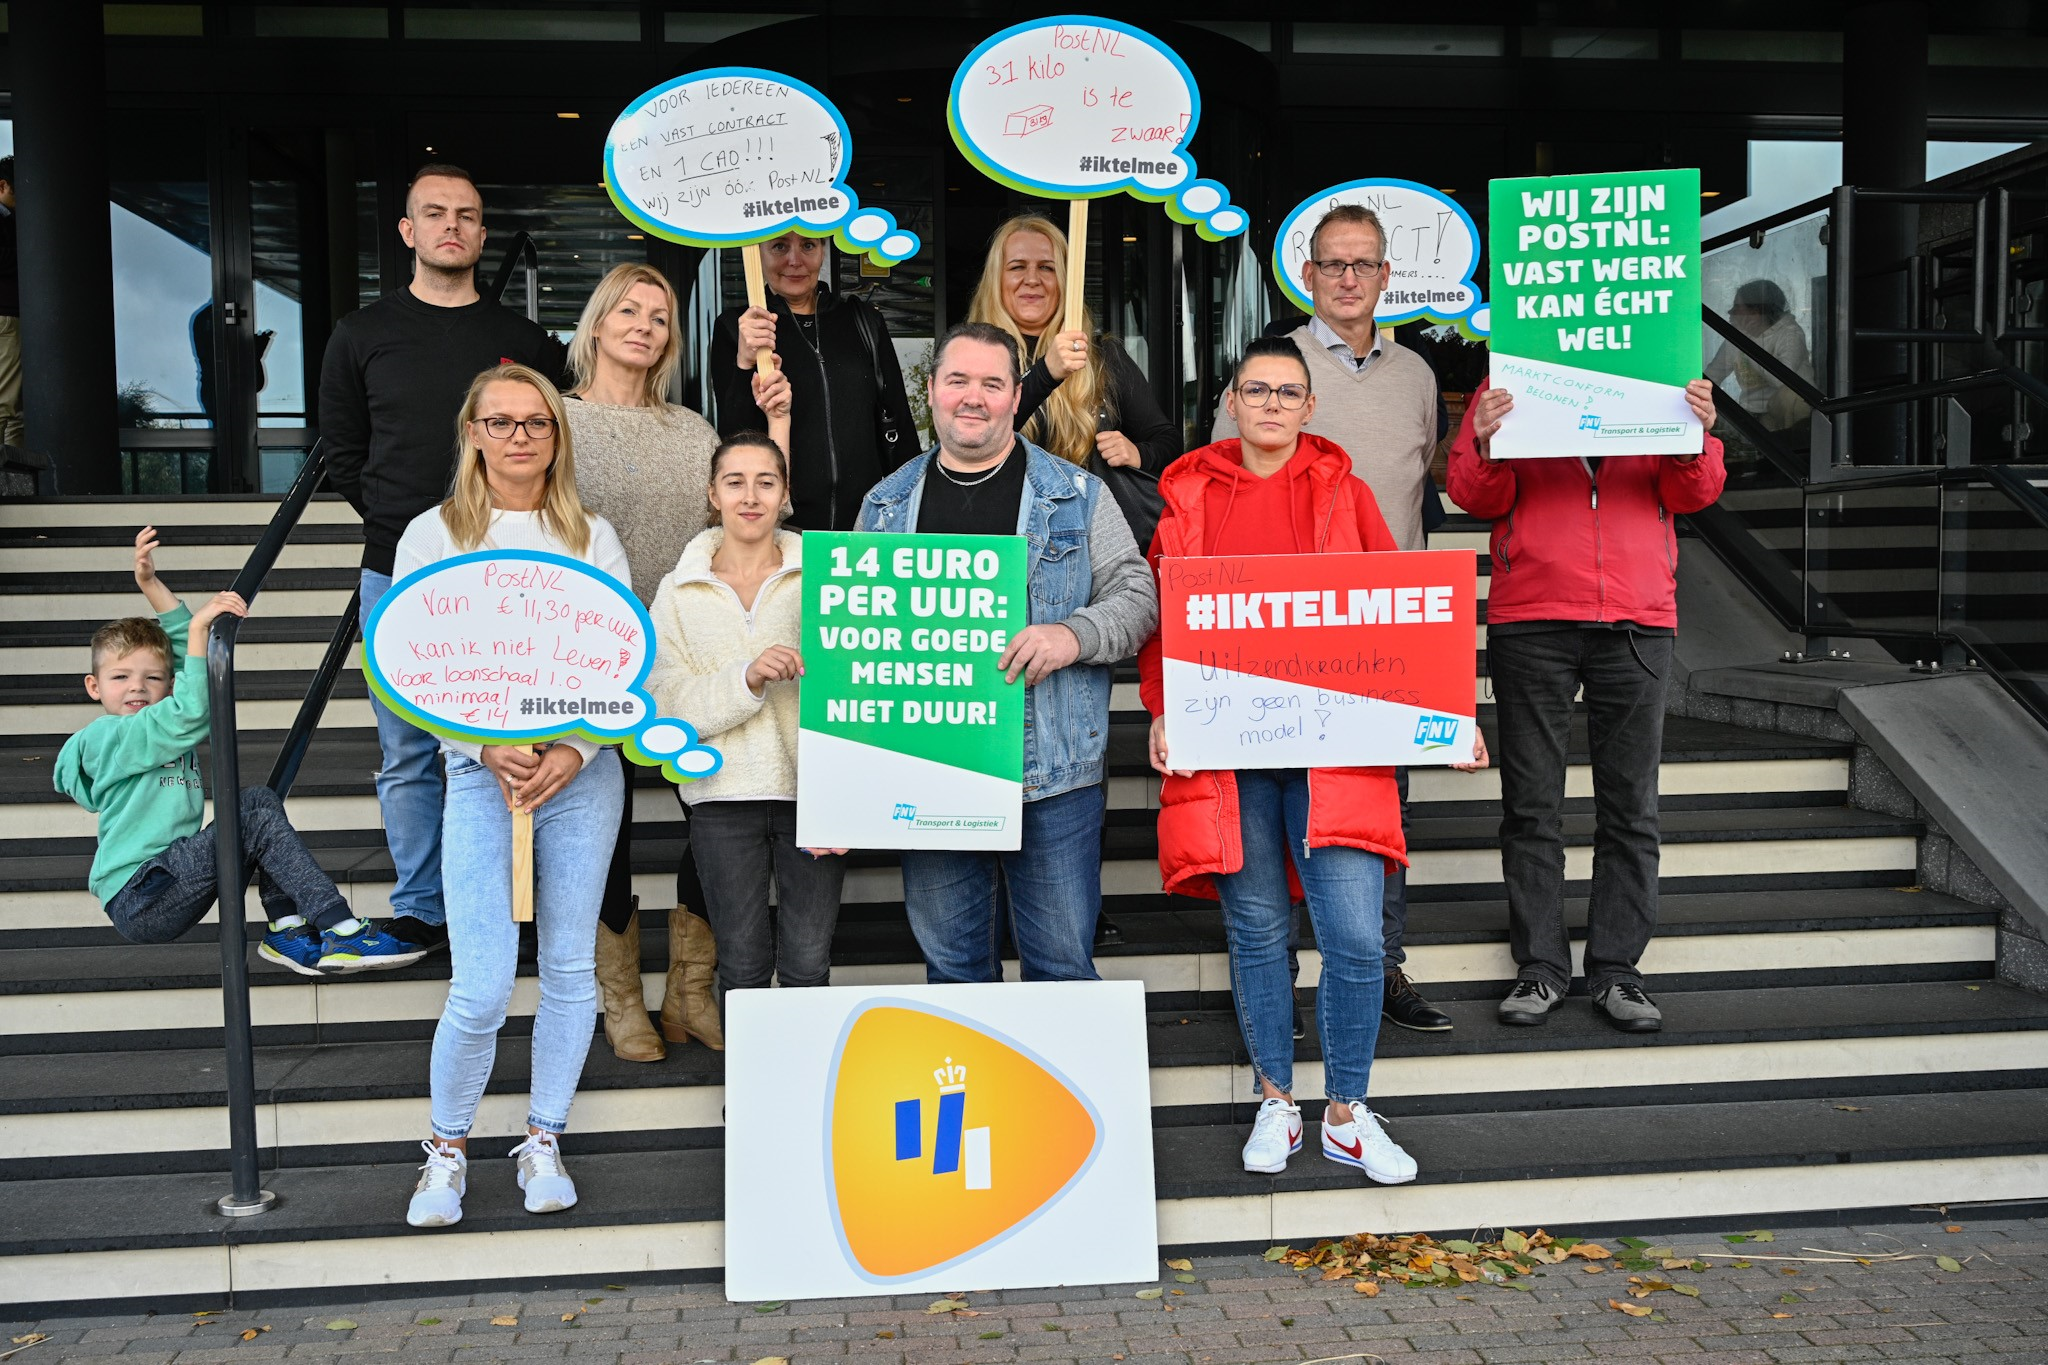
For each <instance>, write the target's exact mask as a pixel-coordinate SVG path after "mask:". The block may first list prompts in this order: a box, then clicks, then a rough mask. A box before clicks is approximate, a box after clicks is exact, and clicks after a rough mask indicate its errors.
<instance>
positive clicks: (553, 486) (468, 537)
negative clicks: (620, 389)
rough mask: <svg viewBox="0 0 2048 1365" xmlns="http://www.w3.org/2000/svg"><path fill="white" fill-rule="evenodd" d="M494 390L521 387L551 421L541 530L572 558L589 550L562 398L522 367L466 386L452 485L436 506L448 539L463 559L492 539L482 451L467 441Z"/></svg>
mask: <svg viewBox="0 0 2048 1365" xmlns="http://www.w3.org/2000/svg"><path fill="white" fill-rule="evenodd" d="M493 384H526V385H529V386H531V387H532V388H533V389H534V391H535V392H537V393H539V394H540V396H541V401H543V402H545V403H546V404H547V405H548V412H549V413H550V414H551V415H552V416H553V417H554V419H555V458H554V460H553V461H552V462H551V463H550V464H549V465H548V471H547V475H546V478H547V488H546V491H545V492H544V493H543V494H542V496H541V503H540V524H541V526H542V527H543V528H544V529H545V530H546V531H547V532H548V534H549V535H552V536H553V537H554V538H555V539H556V540H559V541H561V542H562V544H563V545H565V546H566V547H568V550H569V553H571V554H573V555H577V556H581V555H584V554H587V553H588V552H589V550H590V513H589V512H588V511H587V510H586V509H585V508H584V506H583V499H582V498H581V497H580V496H579V495H578V494H577V492H576V458H575V454H574V452H573V450H572V449H571V442H570V440H569V416H568V414H567V413H566V412H565V411H563V408H562V395H561V394H560V393H558V392H556V390H555V386H554V385H553V384H550V383H549V382H548V379H547V376H546V375H544V374H542V373H541V372H540V371H539V370H536V369H533V368H532V367H530V366H527V365H513V364H504V365H493V366H492V367H491V368H490V369H488V370H485V371H484V372H483V373H482V374H480V375H478V376H477V377H476V378H475V379H472V380H471V381H470V382H469V393H468V394H467V396H465V397H464V398H463V400H462V411H461V412H460V413H459V414H457V416H456V418H455V440H456V449H457V450H458V451H460V452H461V453H460V454H459V455H458V456H457V457H456V460H455V481H454V484H453V486H452V487H451V488H450V489H449V491H448V499H447V501H445V502H443V503H442V504H441V522H442V524H443V525H444V526H446V527H447V528H448V538H449V539H450V540H452V541H454V542H455V547H456V548H457V549H458V550H461V551H462V552H463V553H465V554H467V553H468V552H469V551H471V550H475V549H478V548H480V547H481V546H482V545H483V543H484V540H485V539H486V538H487V537H488V536H489V535H490V533H491V486H490V481H489V479H488V478H487V477H486V472H485V469H484V452H483V449H482V448H481V447H480V446H478V445H477V444H476V442H475V441H473V440H471V439H470V423H471V422H472V421H474V420H475V419H476V408H477V404H478V403H480V402H482V401H483V396H484V390H485V389H487V388H489V387H490V386H491V385H493Z"/></svg>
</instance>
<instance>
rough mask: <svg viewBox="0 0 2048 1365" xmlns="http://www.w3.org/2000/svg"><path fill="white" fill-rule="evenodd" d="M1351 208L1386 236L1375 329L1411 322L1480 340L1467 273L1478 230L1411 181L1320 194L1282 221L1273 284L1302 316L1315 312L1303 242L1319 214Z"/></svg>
mask: <svg viewBox="0 0 2048 1365" xmlns="http://www.w3.org/2000/svg"><path fill="white" fill-rule="evenodd" d="M1339 204H1356V205H1358V206H1359V207H1360V208H1368V209H1371V210H1372V211H1373V212H1374V213H1376V214H1378V215H1379V220H1380V225H1381V226H1382V227H1384V228H1385V229H1386V232H1387V241H1386V250H1387V262H1388V266H1389V272H1388V279H1387V287H1386V288H1385V289H1384V290H1382V291H1381V292H1380V302H1379V308H1378V309H1377V310H1376V311H1375V313H1374V314H1373V318H1374V321H1376V322H1377V323H1378V324H1379V325H1380V326H1382V327H1392V326H1395V325H1397V324H1399V323H1403V322H1412V321H1413V320H1415V319H1416V318H1428V319H1430V320H1431V321H1433V322H1449V323H1455V324H1456V325H1457V326H1458V328H1459V330H1460V331H1463V332H1464V333H1466V335H1468V336H1474V337H1483V336H1485V335H1486V322H1487V319H1486V317H1485V316H1483V314H1484V311H1485V305H1484V304H1483V303H1482V302H1481V300H1480V297H1479V286H1478V285H1477V284H1475V283H1474V282H1473V273H1474V272H1475V271H1476V270H1477V269H1478V268H1479V229H1478V228H1477V227H1476V226H1475V225H1474V224H1473V222H1472V215H1471V214H1469V213H1467V212H1465V209H1464V206H1463V205H1461V204H1459V203H1458V201H1457V200H1455V199H1453V198H1451V197H1450V196H1449V195H1447V194H1445V193H1443V192H1442V191H1441V190H1433V189H1431V188H1430V187H1429V186H1427V185H1418V184H1416V183H1415V182H1414V181H1412V180H1386V179H1376V180H1351V181H1347V182H1345V183H1344V184H1342V185H1332V186H1330V187H1329V188H1328V189H1326V190H1318V191H1316V193H1314V194H1312V195H1310V196H1309V197H1308V198H1306V199H1304V200H1302V201H1301V202H1300V203H1299V204H1296V205H1295V206H1294V210H1293V212H1291V213H1289V214H1288V215H1287V216H1286V217H1285V218H1283V219H1281V220H1280V231H1279V233H1278V234H1276V235H1275V237H1274V238H1273V279H1274V281H1275V282H1276V283H1278V284H1279V286H1280V288H1281V289H1282V290H1283V291H1285V292H1286V294H1287V297H1288V298H1290V299H1292V300H1294V302H1295V304H1296V305H1297V306H1298V307H1300V308H1301V310H1302V311H1303V312H1312V311H1314V309H1315V302H1314V300H1312V299H1310V298H1309V295H1308V289H1307V288H1306V286H1304V285H1303V284H1302V279H1301V269H1302V266H1303V265H1305V264H1306V263H1307V261H1308V249H1309V238H1310V236H1311V235H1313V234H1314V232H1315V230H1316V224H1317V223H1318V222H1320V221H1321V220H1322V217H1323V215H1324V214H1326V213H1328V212H1329V211H1330V210H1331V209H1333V208H1336V207H1337V206H1338V205H1339Z"/></svg>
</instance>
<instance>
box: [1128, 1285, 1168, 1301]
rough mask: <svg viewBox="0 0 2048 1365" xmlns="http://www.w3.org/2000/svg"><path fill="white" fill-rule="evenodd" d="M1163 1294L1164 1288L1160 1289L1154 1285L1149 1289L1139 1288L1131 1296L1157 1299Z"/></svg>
mask: <svg viewBox="0 0 2048 1365" xmlns="http://www.w3.org/2000/svg"><path fill="white" fill-rule="evenodd" d="M1165 1294H1166V1291H1165V1290H1164V1289H1161V1288H1159V1287H1158V1286H1156V1285H1155V1286H1153V1287H1152V1288H1150V1289H1140V1290H1139V1291H1138V1292H1137V1293H1136V1294H1134V1295H1132V1296H1131V1297H1133V1298H1138V1299H1157V1298H1162V1297H1164V1296H1165Z"/></svg>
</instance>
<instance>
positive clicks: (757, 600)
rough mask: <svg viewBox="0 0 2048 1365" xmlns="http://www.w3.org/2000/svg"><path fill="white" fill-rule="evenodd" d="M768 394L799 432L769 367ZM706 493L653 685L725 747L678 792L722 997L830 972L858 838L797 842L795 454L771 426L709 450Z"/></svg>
mask: <svg viewBox="0 0 2048 1365" xmlns="http://www.w3.org/2000/svg"><path fill="white" fill-rule="evenodd" d="M755 394H756V401H758V402H760V403H761V405H762V407H763V408H764V409H766V410H768V412H769V414H770V417H771V420H772V419H776V418H781V419H782V420H781V421H779V422H777V423H776V424H777V425H779V426H782V427H783V428H784V432H786V428H787V419H786V413H787V407H788V401H789V400H788V395H787V393H786V392H784V393H783V394H782V395H781V397H780V400H779V401H777V400H776V399H775V398H771V397H770V396H769V395H768V394H767V393H765V392H763V391H762V389H761V387H760V384H759V381H758V380H757V381H756V388H755ZM778 435H780V436H781V438H782V439H784V440H786V439H788V438H787V436H786V434H784V433H778ZM705 496H706V499H707V501H708V502H709V504H710V515H709V517H708V518H707V520H708V521H709V523H710V524H709V526H708V528H707V529H705V530H704V531H702V532H701V533H699V534H698V536H697V538H696V539H694V540H692V541H691V542H690V544H689V546H688V547H687V548H686V549H685V550H684V551H683V555H682V559H681V560H680V562H678V563H677V565H676V568H675V572H674V573H671V574H670V575H669V576H668V577H667V578H664V579H663V580H662V581H661V586H660V587H659V588H657V589H656V590H655V601H654V635H655V641H656V654H655V661H654V671H653V672H652V673H651V674H649V675H648V679H647V690H648V692H649V693H651V694H652V695H653V697H654V700H655V704H656V705H657V706H659V707H660V708H661V710H662V713H663V714H664V715H677V716H688V717H689V718H690V720H691V722H692V723H693V724H694V725H696V727H697V732H698V734H699V735H701V736H702V737H703V739H704V740H705V742H706V743H711V744H716V745H717V746H718V749H719V751H720V752H721V753H723V754H724V756H725V762H724V765H723V766H722V767H720V769H719V770H718V771H717V772H716V773H714V774H712V775H711V776H710V777H707V778H704V779H703V780H701V781H698V782H692V783H690V784H689V786H687V787H684V788H682V789H681V791H682V795H683V799H684V800H685V801H686V802H688V803H689V806H690V838H691V842H692V844H693V845H694V846H695V849H696V855H697V868H698V873H699V875H700V876H701V877H702V878H703V880H704V897H705V906H706V908H707V909H708V911H709V913H710V916H711V925H712V929H713V930H714V931H715V932H716V934H717V936H718V945H719V956H718V1000H719V1007H720V1009H721V1010H723V1008H724V1004H725V993H726V992H727V991H729V990H748V989H758V988H760V987H764V986H766V985H768V984H769V981H770V980H771V978H773V979H779V980H780V981H781V983H782V984H783V985H785V986H824V985H829V984H831V977H832V931H833V929H834V927H835V926H836V925H837V924H838V922H839V893H840V887H841V884H842V883H843V881H844V879H845V876H846V858H845V856H844V855H845V853H846V850H845V849H802V848H798V847H797V843H796V780H797V773H796V731H797V680H798V679H799V678H800V677H802V676H803V671H804V664H803V656H802V655H801V654H799V653H798V652H797V645H798V643H799V642H800V640H801V639H802V622H803V590H802V574H803V540H802V537H800V536H799V535H797V534H796V533H795V532H793V531H787V530H784V529H782V521H783V518H784V517H786V516H788V515H789V462H788V459H787V457H785V455H784V454H783V451H782V448H781V447H780V446H779V445H778V444H777V443H776V441H775V440H774V439H771V438H770V437H768V436H764V435H762V434H761V433H759V432H749V433H743V434H741V435H738V436H735V437H733V438H732V439H730V440H728V441H726V442H725V443H724V444H722V445H720V446H719V447H718V450H717V453H716V454H714V455H713V456H712V463H711V477H710V486H709V488H708V490H707V492H706V494H705ZM771 878H772V880H773V882H774V884H775V891H776V897H775V908H774V910H773V912H772V914H771V911H770V909H769V905H768V887H769V882H770V880H771Z"/></svg>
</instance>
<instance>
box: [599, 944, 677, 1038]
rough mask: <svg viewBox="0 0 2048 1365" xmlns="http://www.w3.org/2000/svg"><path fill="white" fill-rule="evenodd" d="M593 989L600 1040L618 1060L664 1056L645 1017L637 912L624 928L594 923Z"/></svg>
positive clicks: (645, 1000)
mask: <svg viewBox="0 0 2048 1365" xmlns="http://www.w3.org/2000/svg"><path fill="white" fill-rule="evenodd" d="M597 993H598V996H599V998H600V999H601V1000H602V1001H603V1002H604V1040H605V1041H606V1042H607V1043H610V1044H611V1047H612V1051H613V1052H615V1053H617V1054H618V1056H619V1060H620V1061H622V1062H658V1061H660V1060H661V1059H662V1058H664V1057H666V1056H668V1049H667V1048H666V1047H663V1046H662V1043H661V1037H660V1035H659V1034H657V1033H655V1031H654V1025H653V1024H652V1023H651V1022H650V1021H649V1020H648V1017H647V997H646V995H645V994H644V993H643V991H642V990H641V986H640V916H639V915H638V914H635V915H634V916H633V922H632V923H631V924H628V925H627V926H626V932H625V933H623V934H615V933H613V932H612V931H611V930H609V929H607V928H605V927H604V925H603V924H602V923H600V924H599V925H598V926H597Z"/></svg>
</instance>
